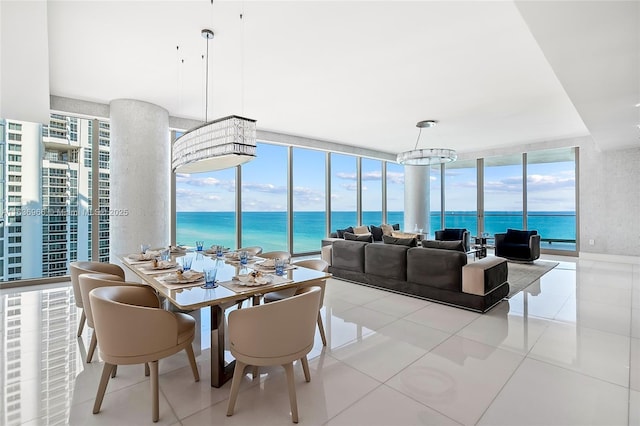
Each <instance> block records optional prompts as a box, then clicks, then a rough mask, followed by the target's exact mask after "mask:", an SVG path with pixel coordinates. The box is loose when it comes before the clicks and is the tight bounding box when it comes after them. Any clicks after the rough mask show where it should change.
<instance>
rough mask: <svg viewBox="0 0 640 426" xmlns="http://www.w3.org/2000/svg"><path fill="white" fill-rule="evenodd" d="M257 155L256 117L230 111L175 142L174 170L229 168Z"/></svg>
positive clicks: (192, 170)
mask: <svg viewBox="0 0 640 426" xmlns="http://www.w3.org/2000/svg"><path fill="white" fill-rule="evenodd" d="M255 156H256V120H252V119H250V118H245V117H240V116H237V115H230V116H228V117H223V118H219V119H217V120H214V121H209V122H207V123H205V124H203V125H202V126H199V127H196V128H195V129H192V130H189V131H188V132H186V133H185V134H183V135H182V136H180V137H179V138H178V139H176V141H175V142H174V144H173V153H172V159H171V167H172V169H173V171H174V173H201V172H209V171H214V170H222V169H228V168H230V167H235V166H238V165H240V164H243V163H246V162H248V161H251V160H253V159H254V158H255Z"/></svg>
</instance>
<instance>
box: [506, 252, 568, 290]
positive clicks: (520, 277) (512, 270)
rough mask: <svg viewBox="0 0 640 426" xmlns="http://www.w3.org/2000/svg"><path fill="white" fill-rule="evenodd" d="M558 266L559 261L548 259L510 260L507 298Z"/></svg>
mask: <svg viewBox="0 0 640 426" xmlns="http://www.w3.org/2000/svg"><path fill="white" fill-rule="evenodd" d="M556 266H558V262H550V261H548V260H536V261H534V262H533V263H517V262H509V263H508V268H509V276H508V281H509V295H507V299H510V298H511V297H513V296H515V295H516V294H517V293H519V292H520V291H522V290H524V289H525V288H527V287H528V286H530V285H531V284H533V283H534V282H535V281H536V280H538V279H540V277H541V276H543V275H544V274H546V273H547V272H549V271H550V270H552V269H553V268H555V267H556Z"/></svg>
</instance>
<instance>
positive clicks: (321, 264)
mask: <svg viewBox="0 0 640 426" xmlns="http://www.w3.org/2000/svg"><path fill="white" fill-rule="evenodd" d="M292 265H297V266H301V267H303V268H309V269H314V270H316V271H321V272H327V271H328V270H329V263H328V262H326V261H324V260H322V259H307V260H299V261H297V262H293V263H292ZM310 285H312V286H318V287H320V288H321V289H322V292H321V295H320V307H319V308H318V321H317V322H318V331H319V332H320V338H321V339H322V346H327V338H326V336H325V334H324V324H323V322H322V315H321V314H320V309H322V306H323V305H324V290H325V285H326V283H325V282H324V281H322V282H316V283H312V284H310ZM304 288H305V286H304V285H303V286H300V287H298V288H288V289H285V290H280V291H273V292H271V293H266V294H265V295H264V303H269V302H275V301H277V300H282V299H286V298H287V297H291V296H294V295H296V294H298V293H299V292H300V291H302V289H304Z"/></svg>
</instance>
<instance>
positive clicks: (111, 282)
mask: <svg viewBox="0 0 640 426" xmlns="http://www.w3.org/2000/svg"><path fill="white" fill-rule="evenodd" d="M115 285H130V286H137V287H139V286H142V285H143V284H138V283H130V282H125V281H124V279H123V278H122V277H121V276H119V275H112V274H80V276H79V277H78V286H79V287H80V294H81V295H82V305H83V306H84V314H85V317H86V321H87V327H90V328H92V329H93V330H94V331H93V334H92V335H91V343H90V344H89V350H88V351H87V360H86V362H87V363H90V362H91V360H92V359H93V354H94V352H95V350H96V346H97V344H98V338H97V335H96V332H95V326H94V321H93V314H92V310H91V300H90V299H89V293H90V292H91V290H93V289H94V288H98V287H107V286H115Z"/></svg>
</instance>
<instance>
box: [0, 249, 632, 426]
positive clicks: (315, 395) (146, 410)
mask: <svg viewBox="0 0 640 426" xmlns="http://www.w3.org/2000/svg"><path fill="white" fill-rule="evenodd" d="M555 260H559V261H560V265H559V266H558V267H557V268H555V269H553V270H552V271H551V272H549V273H547V274H546V275H544V276H543V277H542V278H541V279H540V280H539V281H538V282H536V283H534V284H533V285H532V286H530V287H528V288H527V289H526V290H525V291H524V292H521V293H519V294H518V295H516V296H515V297H513V298H511V299H510V300H508V301H503V302H501V304H500V305H499V306H497V307H496V308H495V309H493V310H492V311H491V312H489V313H488V314H484V315H482V314H477V313H473V312H469V311H465V310H461V309H456V308H451V307H448V306H444V305H440V304H435V303H430V302H427V301H424V300H419V299H414V298H411V297H405V296H400V295H396V294H391V293H387V292H384V291H380V290H375V289H372V288H368V287H363V286H359V285H356V284H351V283H347V282H344V281H339V280H330V282H329V283H328V285H327V292H326V297H325V307H324V308H323V317H324V324H325V328H326V334H327V339H328V346H327V347H326V348H323V346H322V343H321V341H320V337H319V335H317V336H316V344H315V346H314V348H313V351H312V352H311V354H310V365H311V374H312V379H311V382H310V383H305V382H304V377H303V375H302V372H301V371H300V366H296V375H297V378H296V386H297V390H298V407H299V412H300V423H301V424H307V425H325V424H326V425H358V424H361V425H415V424H453V425H455V424H463V425H472V424H478V425H496V424H503V425H516V424H530V425H551V424H557V425H583V424H607V425H633V424H636V425H637V424H640V266H639V265H630V264H617V263H607V262H601V261H592V260H591V261H587V260H578V259H573V258H556V259H555ZM72 299H73V296H72V291H71V288H70V286H69V285H55V286H49V287H40V288H30V289H7V290H3V291H2V292H0V300H1V304H0V318H1V319H2V322H1V326H0V327H1V329H0V331H1V333H0V336H1V337H0V339H1V340H0V344H1V345H2V357H1V358H0V373H1V374H0V380H1V383H0V395H2V396H1V403H0V424H3V425H17V424H24V425H43V424H77V425H88V424H105V425H114V424H123V425H132V424H151V404H150V389H149V382H148V379H147V378H146V377H145V376H144V373H143V367H142V366H130V367H121V368H119V369H118V375H117V377H116V378H115V379H112V380H111V381H110V382H109V385H108V389H107V394H106V396H105V399H104V402H103V404H102V411H101V412H100V413H99V414H98V415H93V414H92V406H93V401H94V398H95V392H96V389H97V386H98V382H99V378H100V372H101V369H102V362H101V361H100V359H99V357H98V356H96V359H95V360H94V361H93V362H92V363H91V364H86V363H85V362H84V361H83V360H84V358H85V355H86V348H87V347H88V344H89V341H90V337H91V335H90V333H91V331H90V330H87V329H86V328H85V332H84V334H83V335H82V337H81V338H79V339H78V338H76V337H75V332H76V329H77V321H78V319H79V315H78V312H77V311H76V308H75V305H74V304H73V300H72ZM201 317H202V319H203V321H202V348H203V350H202V351H201V353H200V355H199V356H198V358H197V360H198V365H199V369H200V376H201V377H202V381H201V382H200V383H194V382H193V376H192V375H191V372H190V370H189V366H188V362H187V359H186V356H185V355H184V352H182V353H180V354H176V355H175V356H173V357H171V358H168V359H166V360H163V361H161V362H160V374H161V375H160V422H159V424H167V425H172V424H182V425H200V424H207V425H208V424H238V425H247V424H260V425H263V424H273V425H287V424H291V423H290V416H289V408H288V407H289V402H288V396H287V387H286V382H285V380H284V373H283V370H282V369H281V368H266V369H265V368H263V369H261V371H260V373H261V375H260V377H259V378H258V379H255V380H251V379H250V375H247V376H246V378H245V382H244V383H243V384H242V388H241V392H240V395H239V397H238V403H237V404H236V411H235V414H234V416H232V417H226V416H225V412H226V406H227V397H228V394H229V385H230V383H227V384H226V385H225V386H224V387H222V388H220V389H214V388H211V387H210V382H209V350H208V349H207V347H208V346H209V341H208V333H209V329H208V327H209V324H208V322H207V321H206V319H207V318H208V313H206V312H203V313H202V316H201Z"/></svg>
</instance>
